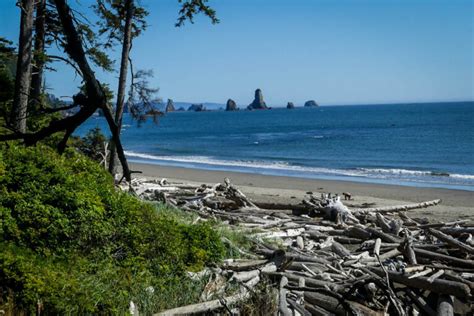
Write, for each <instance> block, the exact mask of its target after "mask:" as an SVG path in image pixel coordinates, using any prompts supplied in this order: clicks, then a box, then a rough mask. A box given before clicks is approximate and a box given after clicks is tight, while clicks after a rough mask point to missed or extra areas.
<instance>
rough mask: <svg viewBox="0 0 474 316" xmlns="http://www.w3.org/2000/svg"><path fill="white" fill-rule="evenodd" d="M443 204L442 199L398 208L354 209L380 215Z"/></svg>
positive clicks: (397, 206)
mask: <svg viewBox="0 0 474 316" xmlns="http://www.w3.org/2000/svg"><path fill="white" fill-rule="evenodd" d="M439 203H441V200H440V199H437V200H431V201H426V202H421V203H415V204H407V205H396V206H385V207H373V208H359V209H353V210H352V211H353V212H359V213H373V212H380V213H391V212H405V211H410V210H416V209H419V208H427V207H430V206H435V205H438V204H439Z"/></svg>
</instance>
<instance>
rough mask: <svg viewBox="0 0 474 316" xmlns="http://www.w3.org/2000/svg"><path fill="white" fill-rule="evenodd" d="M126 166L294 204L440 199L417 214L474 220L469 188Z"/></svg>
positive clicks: (354, 204)
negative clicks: (337, 198)
mask: <svg viewBox="0 0 474 316" xmlns="http://www.w3.org/2000/svg"><path fill="white" fill-rule="evenodd" d="M130 166H131V169H132V170H139V171H142V174H139V175H137V177H139V178H140V177H142V178H166V179H168V181H170V182H188V183H194V184H196V183H198V184H202V183H206V184H215V183H218V182H223V180H224V178H226V177H227V178H229V179H231V181H232V183H233V184H235V185H236V186H238V187H239V188H240V189H241V190H242V192H244V193H245V194H246V195H248V196H249V197H250V198H251V199H253V200H255V201H262V202H281V203H290V204H298V203H299V202H301V200H302V199H303V198H304V197H305V195H307V192H313V193H314V194H319V193H320V192H326V193H327V192H331V193H333V194H334V193H339V194H341V193H342V192H350V193H351V194H352V195H353V196H354V199H353V200H351V201H347V205H348V206H349V207H361V206H363V205H364V204H365V205H367V204H370V205H374V206H389V205H399V204H404V203H417V202H423V201H428V200H434V199H441V200H442V203H441V204H440V205H438V206H435V207H431V208H428V209H423V210H419V211H418V212H417V213H418V214H419V215H423V216H425V217H431V218H436V219H438V220H455V219H456V220H457V219H465V218H468V219H469V218H470V219H474V194H473V192H472V191H464V190H455V189H440V188H421V187H407V186H399V185H390V184H373V183H361V182H350V181H340V180H316V179H306V178H296V177H285V176H271V175H260V174H250V173H241V172H233V171H210V170H201V169H191V168H184V167H170V166H161V165H156V164H146V163H130Z"/></svg>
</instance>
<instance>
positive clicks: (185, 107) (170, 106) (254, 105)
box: [53, 89, 319, 115]
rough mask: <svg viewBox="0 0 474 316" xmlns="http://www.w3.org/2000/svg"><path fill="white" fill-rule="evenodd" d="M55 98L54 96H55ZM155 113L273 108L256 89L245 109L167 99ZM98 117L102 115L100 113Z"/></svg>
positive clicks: (154, 103)
mask: <svg viewBox="0 0 474 316" xmlns="http://www.w3.org/2000/svg"><path fill="white" fill-rule="evenodd" d="M53 97H54V96H53ZM151 103H152V107H153V109H154V110H153V111H156V112H157V113H158V112H159V113H160V114H166V113H170V112H209V111H227V112H234V111H239V110H244V111H245V110H247V111H255V110H271V109H272V107H270V106H268V105H267V104H266V102H265V101H264V97H263V92H262V90H261V89H256V90H255V92H254V97H253V100H252V102H251V103H250V104H249V105H248V106H246V107H244V108H239V106H238V105H237V102H235V100H234V99H231V98H229V99H228V100H227V102H226V103H225V104H222V103H214V102H199V103H195V102H174V101H173V99H167V101H166V102H163V101H161V100H155V101H152V102H151ZM318 106H319V104H318V103H317V102H316V101H315V100H308V101H306V102H305V103H304V104H303V105H302V106H299V107H300V108H313V107H318ZM278 108H283V109H284V108H286V109H289V110H292V109H295V108H298V106H297V105H295V103H293V102H291V101H288V102H287V104H286V106H283V105H282V106H281V107H278ZM124 112H125V113H127V112H129V110H128V105H127V104H126V105H125V109H124ZM98 115H101V114H100V113H99V114H98Z"/></svg>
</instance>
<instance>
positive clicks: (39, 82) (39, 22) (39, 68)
mask: <svg viewBox="0 0 474 316" xmlns="http://www.w3.org/2000/svg"><path fill="white" fill-rule="evenodd" d="M45 10H46V0H40V1H39V3H38V4H37V7H36V22H35V47H34V52H35V53H34V65H33V73H32V75H31V98H30V99H31V100H32V101H33V105H34V106H35V108H38V106H39V105H40V104H41V100H40V96H41V90H42V89H41V88H42V86H43V67H44V36H45Z"/></svg>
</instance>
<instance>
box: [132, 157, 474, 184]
mask: <svg viewBox="0 0 474 316" xmlns="http://www.w3.org/2000/svg"><path fill="white" fill-rule="evenodd" d="M125 154H126V155H127V156H128V157H130V158H140V159H145V160H149V161H155V162H162V163H168V164H176V165H182V164H186V165H191V166H193V167H199V166H213V167H218V168H221V169H224V170H225V169H244V170H256V171H258V170H263V171H264V170H266V171H267V172H268V171H272V170H274V171H276V173H277V174H279V173H283V174H296V175H308V174H311V175H323V176H343V177H358V178H361V177H362V178H376V179H400V180H409V181H410V180H411V181H420V180H421V181H423V180H422V179H423V178H424V179H425V180H428V179H429V180H432V181H435V182H444V181H446V180H448V179H452V180H450V181H455V179H456V180H457V181H461V182H469V183H470V184H471V185H472V184H474V175H469V174H449V173H446V172H439V171H422V170H409V169H397V168H393V169H389V168H356V169H332V168H319V167H307V166H299V165H293V164H290V163H288V162H284V161H277V162H269V161H257V160H224V159H217V158H212V157H208V156H157V155H151V154H144V153H137V152H133V151H126V152H125ZM443 179H444V180H443Z"/></svg>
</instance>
